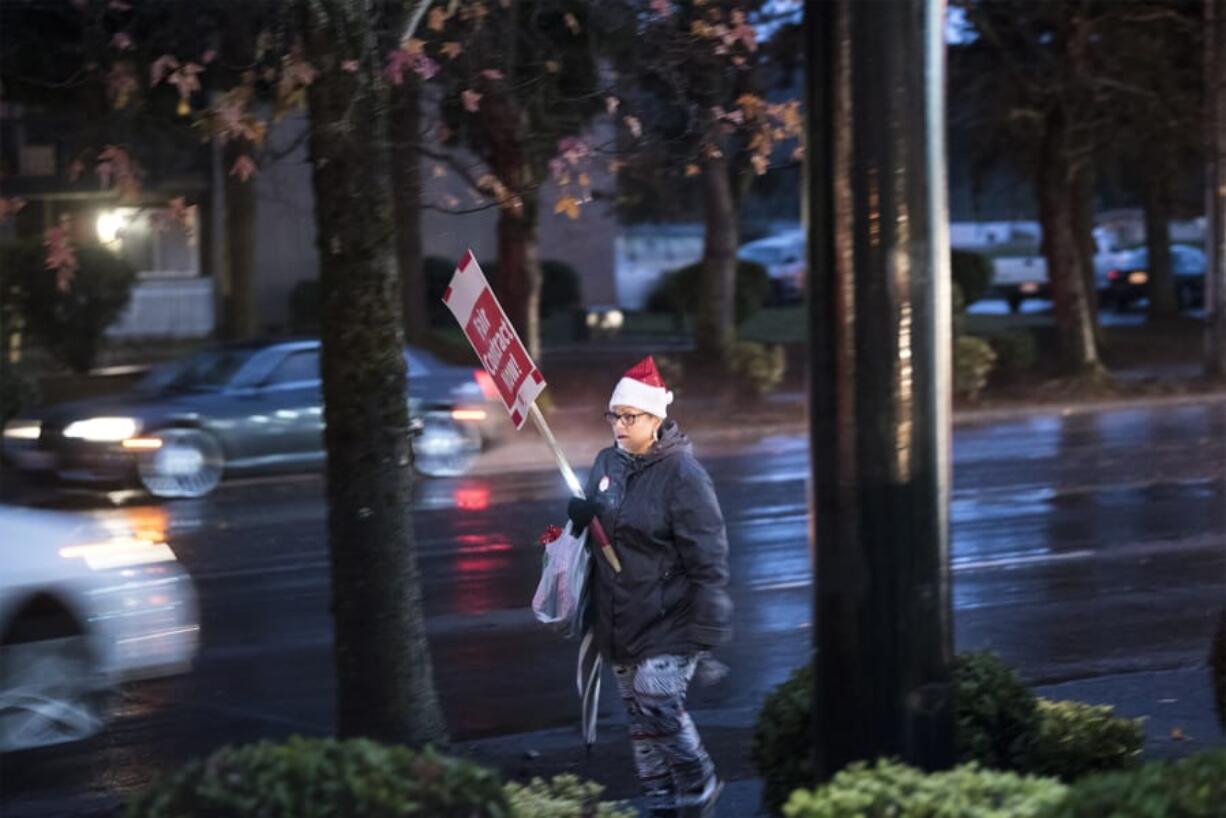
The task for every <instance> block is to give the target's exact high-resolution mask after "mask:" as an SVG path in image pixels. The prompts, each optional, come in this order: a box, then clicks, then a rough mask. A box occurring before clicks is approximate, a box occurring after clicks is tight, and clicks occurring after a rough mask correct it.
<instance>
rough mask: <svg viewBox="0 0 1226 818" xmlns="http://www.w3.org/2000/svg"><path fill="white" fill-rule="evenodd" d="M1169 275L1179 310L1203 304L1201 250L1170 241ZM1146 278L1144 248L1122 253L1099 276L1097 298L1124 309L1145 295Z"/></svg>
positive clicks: (1147, 263)
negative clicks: (1112, 264) (1113, 263)
mask: <svg viewBox="0 0 1226 818" xmlns="http://www.w3.org/2000/svg"><path fill="white" fill-rule="evenodd" d="M1171 274H1172V277H1173V278H1174V280H1175V300H1176V302H1177V303H1178V304H1179V307H1180V309H1189V308H1192V307H1199V306H1201V305H1203V304H1204V303H1205V251H1204V250H1202V249H1201V248H1199V247H1194V246H1193V245H1191V244H1172V245H1171ZM1149 278H1150V274H1149V249H1148V248H1145V247H1142V248H1140V249H1137V250H1132V251H1130V252H1127V253H1123V254H1121V256H1120V257H1119V258H1118V259H1117V260H1116V264H1115V265H1114V266H1112V267H1111V268H1109V269H1107V270H1106V271H1105V272H1104V273H1103V274H1102V275H1101V276H1100V277H1099V280H1098V290H1099V298H1100V300H1101V302H1102V303H1103V304H1104V305H1110V306H1113V307H1115V309H1116V310H1120V311H1122V310H1126V309H1128V307H1129V306H1130V305H1131V304H1132V303H1133V302H1134V301H1139V300H1140V299H1142V298H1149Z"/></svg>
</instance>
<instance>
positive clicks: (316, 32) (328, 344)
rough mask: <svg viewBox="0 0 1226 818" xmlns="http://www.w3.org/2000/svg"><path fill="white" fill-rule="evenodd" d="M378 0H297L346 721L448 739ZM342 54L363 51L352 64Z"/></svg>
mask: <svg viewBox="0 0 1226 818" xmlns="http://www.w3.org/2000/svg"><path fill="white" fill-rule="evenodd" d="M372 6H373V4H372V3H371V2H370V0H309V2H307V0H303V2H301V4H300V5H299V8H300V9H301V10H302V19H303V22H304V23H305V31H304V32H303V34H304V40H305V46H306V57H307V59H308V60H309V61H310V62H311V63H312V64H313V65H316V66H320V67H321V68H322V71H321V73H320V75H319V77H318V79H316V81H315V82H314V83H312V85H311V86H310V88H309V91H308V94H309V95H308V102H309V107H310V128H311V133H310V156H311V164H312V168H313V181H314V189H315V214H316V216H315V217H316V226H317V230H318V235H319V239H318V241H319V257H320V291H321V301H322V313H321V329H322V333H321V334H322V339H323V355H322V372H323V392H324V418H325V421H326V424H327V428H326V432H325V445H326V449H327V456H328V463H327V481H328V489H327V493H328V535H329V551H330V555H331V577H332V613H333V616H334V618H335V627H336V639H335V647H334V659H335V666H336V676H337V708H338V719H337V727H338V731H339V732H340V734H341V735H343V736H369V737H371V738H375V739H380V740H385V741H394V742H405V743H408V744H413V745H420V744H424V743H426V742H438V741H441V740H445V727H444V724H443V717H442V712H441V710H440V708H439V704H438V698H437V695H436V694H435V690H434V680H433V670H432V665H431V660H430V650H429V645H428V643H427V641H426V630H425V619H424V614H423V609H422V598H421V575H420V571H419V568H418V564H417V548H416V541H415V539H414V536H413V526H412V517H411V515H410V511H409V510H410V508H411V505H412V488H413V452H412V448H411V447H410V443H409V441H410V438H409V430H408V423H409V416H408V408H407V400H406V378H405V361H404V355H403V354H402V350H403V345H404V335H403V332H402V330H401V320H400V291H399V279H398V277H397V273H396V267H395V261H394V249H393V240H394V231H393V229H392V225H391V210H392V202H391V193H390V190H389V186H388V173H387V156H388V152H387V144H386V137H387V132H386V124H387V123H386V115H387V95H386V88H384V87H383V86H382V80H381V74H380V68H381V66H382V60H381V57H380V55H379V53H378V51H377V49H376V47H375V38H374V34H373V27H374V25H375V14H374V9H373V8H372ZM341 60H358V61H360V64H361V69H360V70H359V71H358V72H356V73H353V74H350V73H347V72H345V71H342V70H338V69H336V68H335V67H329V66H335V65H336V64H337V63H338V62H340V61H341Z"/></svg>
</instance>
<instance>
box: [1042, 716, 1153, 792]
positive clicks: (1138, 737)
mask: <svg viewBox="0 0 1226 818" xmlns="http://www.w3.org/2000/svg"><path fill="white" fill-rule="evenodd" d="M1037 714H1038V717H1039V718H1038V724H1039V730H1038V733H1037V734H1036V736H1035V740H1034V741H1033V742H1032V743H1031V747H1030V755H1029V756H1028V757H1027V758H1026V759H1025V763H1024V769H1025V770H1026V772H1028V773H1031V774H1033V775H1050V776H1055V777H1057V778H1062V779H1064V780H1065V781H1072V780H1074V779H1078V778H1082V777H1083V776H1085V775H1087V774H1089V773H1097V772H1103V771H1107V770H1123V769H1127V768H1128V767H1132V766H1134V765H1136V764H1137V763H1138V762H1139V761H1140V758H1141V749H1142V748H1143V747H1144V746H1145V731H1144V728H1143V727H1142V720H1141V719H1121V718H1117V717H1116V715H1115V710H1114V708H1112V707H1109V706H1107V705H1092V704H1085V703H1084V702H1053V701H1050V700H1048V699H1039V700H1038V710H1037Z"/></svg>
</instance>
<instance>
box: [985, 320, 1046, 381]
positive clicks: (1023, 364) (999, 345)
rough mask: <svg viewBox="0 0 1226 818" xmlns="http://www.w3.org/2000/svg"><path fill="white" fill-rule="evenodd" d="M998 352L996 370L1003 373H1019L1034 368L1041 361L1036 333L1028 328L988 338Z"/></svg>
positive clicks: (994, 350)
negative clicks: (1027, 329)
mask: <svg viewBox="0 0 1226 818" xmlns="http://www.w3.org/2000/svg"><path fill="white" fill-rule="evenodd" d="M987 342H988V344H990V345H991V347H992V351H993V352H994V353H996V367H995V370H996V372H998V373H1000V374H1002V375H1008V376H1013V375H1018V374H1020V373H1022V372H1026V371H1028V370H1030V369H1033V368H1034V366H1035V364H1037V363H1038V362H1039V345H1038V342H1037V341H1035V338H1034V333H1031V332H1028V331H1026V330H1010V331H1008V332H1002V333H1001V334H999V335H993V336H992V337H990V338H988V339H987Z"/></svg>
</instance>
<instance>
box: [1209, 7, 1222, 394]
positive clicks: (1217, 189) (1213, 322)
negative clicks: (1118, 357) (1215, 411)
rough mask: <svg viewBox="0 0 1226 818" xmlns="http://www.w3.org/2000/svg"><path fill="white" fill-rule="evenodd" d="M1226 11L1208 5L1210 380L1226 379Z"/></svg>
mask: <svg viewBox="0 0 1226 818" xmlns="http://www.w3.org/2000/svg"><path fill="white" fill-rule="evenodd" d="M1224 48H1226V7H1223V5H1222V3H1221V0H1206V2H1205V98H1206V103H1207V108H1208V116H1207V117H1206V134H1205V135H1206V144H1205V157H1206V160H1207V162H1206V164H1207V165H1208V172H1207V176H1208V178H1207V179H1206V184H1205V217H1206V218H1205V222H1206V227H1205V229H1206V236H1205V247H1206V249H1207V250H1208V251H1209V252H1208V258H1207V259H1206V268H1205V375H1207V376H1208V377H1210V378H1219V379H1220V378H1226V54H1223V51H1222V49H1224Z"/></svg>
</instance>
